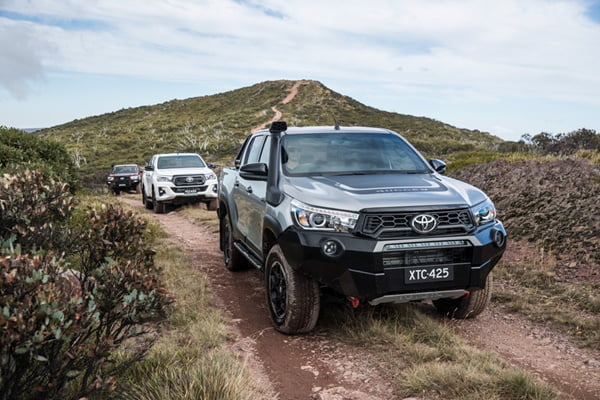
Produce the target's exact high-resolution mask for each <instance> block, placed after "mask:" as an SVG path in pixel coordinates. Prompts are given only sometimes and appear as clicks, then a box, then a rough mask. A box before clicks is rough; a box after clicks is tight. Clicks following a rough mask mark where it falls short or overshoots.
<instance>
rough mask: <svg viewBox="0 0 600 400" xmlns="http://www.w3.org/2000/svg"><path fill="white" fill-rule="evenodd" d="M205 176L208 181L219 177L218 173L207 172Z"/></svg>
mask: <svg viewBox="0 0 600 400" xmlns="http://www.w3.org/2000/svg"><path fill="white" fill-rule="evenodd" d="M205 177H206V180H207V181H210V180H213V179H217V175H215V174H206V175H205Z"/></svg>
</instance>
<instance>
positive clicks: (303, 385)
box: [120, 197, 600, 400]
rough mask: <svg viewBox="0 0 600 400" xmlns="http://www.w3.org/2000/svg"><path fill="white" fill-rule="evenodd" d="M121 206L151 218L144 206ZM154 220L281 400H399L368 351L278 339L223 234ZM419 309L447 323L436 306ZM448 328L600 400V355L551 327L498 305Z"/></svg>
mask: <svg viewBox="0 0 600 400" xmlns="http://www.w3.org/2000/svg"><path fill="white" fill-rule="evenodd" d="M120 200H121V201H123V202H125V203H127V204H129V205H130V206H132V207H134V208H136V209H137V210H138V211H139V212H147V210H145V209H144V207H143V206H142V204H141V202H140V201H137V200H133V199H128V198H124V197H122V198H120ZM150 215H151V216H152V217H153V218H154V219H156V221H158V222H159V223H160V224H161V226H162V227H163V229H164V230H165V231H166V232H167V233H168V234H169V235H171V236H172V237H173V238H175V239H177V241H178V242H179V243H181V246H182V247H183V249H184V250H185V251H186V252H187V253H188V256H189V259H190V264H191V266H192V267H193V268H197V269H199V270H200V271H202V272H203V273H204V274H205V276H206V278H207V280H208V282H209V285H210V288H211V292H212V293H213V296H214V298H215V302H216V304H217V306H218V307H219V308H221V309H222V310H224V312H225V313H226V316H227V317H228V319H229V325H230V326H231V329H232V332H233V334H232V335H233V336H234V337H235V341H234V342H233V343H232V344H231V347H232V349H233V350H234V351H235V352H236V353H237V354H238V355H239V356H240V357H242V358H243V359H246V360H247V362H248V365H249V366H250V369H251V370H252V371H253V373H254V374H256V379H259V380H262V381H265V382H270V383H271V385H272V386H273V388H274V390H275V391H276V392H278V393H279V397H278V398H279V399H281V400H288V399H318V400H367V399H369V400H378V399H386V400H387V399H390V400H391V399H395V398H397V397H395V395H394V393H393V392H392V389H391V388H390V386H388V385H387V384H386V383H385V382H384V381H383V380H382V378H381V377H380V376H379V375H378V374H377V373H376V372H375V370H376V369H375V367H374V366H373V365H372V364H371V361H370V360H371V359H372V357H370V355H369V353H368V352H366V351H364V350H360V349H357V348H355V347H351V346H348V345H345V344H344V343H341V342H339V341H338V340H336V339H333V338H331V337H328V336H326V335H325V334H323V333H318V332H317V333H312V334H308V335H299V336H286V335H282V334H280V333H278V332H276V331H275V330H274V329H273V327H272V325H271V322H270V320H269V317H268V310H267V308H266V301H265V299H264V296H265V294H264V284H263V281H262V279H263V278H262V275H261V273H260V272H259V271H257V270H254V269H252V270H248V271H241V272H236V273H232V272H230V271H227V270H226V269H225V267H224V265H223V256H222V253H221V252H220V251H219V244H218V234H217V233H216V232H213V231H211V230H210V228H208V227H206V226H204V225H202V224H199V223H194V222H192V221H190V220H188V219H186V218H185V217H182V216H181V215H178V214H177V213H176V212H170V213H168V214H150ZM509 251H510V250H509ZM420 308H421V309H422V311H423V312H425V313H428V314H430V315H431V317H432V318H439V319H441V317H439V316H438V315H437V314H435V313H434V312H433V307H431V306H427V305H423V306H422V307H420ZM441 320H443V319H441ZM443 321H444V320H443ZM447 324H448V325H450V327H451V328H453V329H454V331H455V332H456V333H457V334H459V335H460V336H462V337H463V338H464V339H465V340H466V341H467V342H468V343H470V344H471V345H473V346H475V347H478V348H480V349H482V350H486V351H490V352H493V353H496V354H497V355H498V356H500V357H501V358H503V359H504V360H506V361H508V362H509V363H511V364H513V365H515V366H519V367H521V368H524V369H526V370H528V371H530V372H532V373H533V374H534V375H536V376H537V377H539V378H540V379H542V380H544V381H546V382H548V383H550V384H551V385H552V386H554V387H556V388H557V389H559V390H560V391H561V392H562V393H561V395H562V396H561V398H565V399H578V400H579V399H583V400H585V399H590V400H591V399H600V353H599V352H596V351H593V350H590V349H580V348H578V347H577V346H576V345H574V344H573V343H572V342H571V341H570V340H569V338H568V337H566V336H565V335H562V334H560V333H558V332H556V331H554V330H553V329H551V328H549V327H546V326H543V325H540V324H535V323H532V322H530V321H528V320H526V319H525V318H523V317H522V316H519V315H517V314H512V313H510V312H508V311H507V310H505V309H503V308H502V307H501V306H500V305H494V304H492V305H491V306H490V307H489V308H488V310H486V311H485V312H484V313H483V314H481V315H480V316H478V317H477V318H476V319H472V320H464V321H455V320H452V321H448V322H447Z"/></svg>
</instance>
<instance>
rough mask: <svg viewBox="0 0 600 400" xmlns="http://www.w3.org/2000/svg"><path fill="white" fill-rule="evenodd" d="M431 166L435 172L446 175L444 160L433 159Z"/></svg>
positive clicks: (430, 162) (430, 161)
mask: <svg viewBox="0 0 600 400" xmlns="http://www.w3.org/2000/svg"><path fill="white" fill-rule="evenodd" d="M429 165H431V167H432V168H433V169H434V170H435V172H437V173H440V174H444V173H445V172H446V163H445V162H443V161H442V160H438V159H437V158H432V159H431V160H429Z"/></svg>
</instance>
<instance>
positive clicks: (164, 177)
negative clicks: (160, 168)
mask: <svg viewBox="0 0 600 400" xmlns="http://www.w3.org/2000/svg"><path fill="white" fill-rule="evenodd" d="M172 178H173V177H172V176H169V175H158V176H157V177H156V182H171V179H172Z"/></svg>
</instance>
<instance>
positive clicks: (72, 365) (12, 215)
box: [0, 170, 171, 400]
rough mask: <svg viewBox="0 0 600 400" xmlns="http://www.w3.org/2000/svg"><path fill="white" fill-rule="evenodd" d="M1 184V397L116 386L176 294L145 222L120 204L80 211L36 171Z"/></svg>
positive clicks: (68, 395) (61, 187) (74, 394)
mask: <svg viewBox="0 0 600 400" xmlns="http://www.w3.org/2000/svg"><path fill="white" fill-rule="evenodd" d="M0 188H1V192H0V227H1V229H0V244H1V245H2V248H1V249H0V251H1V252H0V399H2V400H8V399H79V398H81V397H83V396H89V395H90V394H93V393H98V392H104V391H109V390H112V389H114V387H115V384H116V383H115V382H116V380H115V379H114V377H115V376H116V375H117V374H120V373H121V372H122V371H123V370H124V369H125V368H126V367H128V366H129V365H131V363H132V362H134V361H136V360H138V359H140V358H142V357H143V356H144V354H145V353H146V351H147V350H148V349H149V347H150V346H151V344H152V341H153V338H154V334H151V332H150V329H149V328H148V323H149V322H152V321H157V320H160V319H162V318H164V317H165V314H166V312H167V309H168V306H169V304H170V302H171V299H170V298H169V297H168V296H167V293H166V290H165V288H164V287H163V285H162V283H161V281H160V280H159V277H160V275H161V271H160V269H159V268H158V267H157V266H156V265H155V264H154V259H153V255H154V252H153V251H152V249H151V248H150V247H149V246H148V244H147V243H146V242H145V240H144V236H145V232H146V226H145V223H144V222H143V221H141V220H140V219H138V218H137V217H135V216H134V215H133V214H132V213H131V212H126V211H123V209H121V208H119V207H116V206H108V207H107V206H103V207H101V208H100V209H91V208H90V209H87V210H76V209H75V208H74V201H73V199H72V197H71V195H70V194H69V192H68V190H67V189H66V188H67V185H65V184H64V183H63V182H61V181H58V180H54V179H52V178H48V177H46V176H44V175H43V174H41V173H40V172H39V171H35V172H32V171H28V170H24V171H22V172H19V173H18V174H16V175H8V174H5V175H4V177H2V178H1V180H0ZM27 253H30V254H27ZM133 338H135V341H131V342H130V343H131V345H128V346H126V350H124V351H121V354H120V355H119V357H118V361H116V360H115V359H114V358H113V357H111V354H113V352H114V351H115V350H116V349H118V348H119V347H120V346H121V345H123V343H124V342H126V341H128V340H130V339H133ZM123 354H125V355H123Z"/></svg>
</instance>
